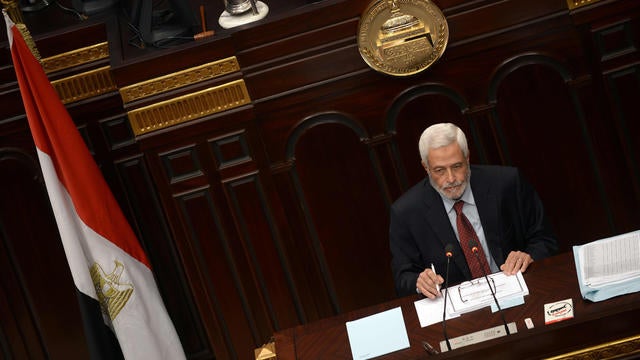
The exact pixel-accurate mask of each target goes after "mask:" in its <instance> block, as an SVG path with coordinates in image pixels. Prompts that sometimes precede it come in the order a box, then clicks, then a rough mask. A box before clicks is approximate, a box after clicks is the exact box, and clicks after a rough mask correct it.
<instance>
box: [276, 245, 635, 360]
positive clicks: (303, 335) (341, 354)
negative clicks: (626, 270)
mask: <svg viewBox="0 0 640 360" xmlns="http://www.w3.org/2000/svg"><path fill="white" fill-rule="evenodd" d="M523 276H524V279H525V281H526V283H527V286H528V287H529V295H527V296H525V303H524V304H523V305H518V306H515V307H512V308H508V309H504V310H503V313H504V317H505V319H506V321H507V322H508V323H510V322H515V323H516V325H517V327H518V332H517V333H515V334H511V335H508V336H504V337H501V338H497V339H493V340H489V341H484V342H482V343H479V344H474V345H469V346H465V347H461V348H459V349H455V350H453V351H451V352H445V353H441V354H439V355H429V354H427V353H426V351H425V350H424V348H423V347H422V341H428V342H429V343H431V344H432V345H433V346H434V347H435V348H437V349H439V348H440V346H439V343H440V341H442V340H443V339H444V336H443V332H442V323H437V324H433V325H430V326H427V327H424V328H421V327H420V323H419V321H418V316H417V314H416V310H415V306H414V304H413V303H414V302H415V301H416V300H419V299H421V298H422V297H421V295H417V294H416V295H414V296H413V295H412V296H408V297H404V298H399V299H396V300H393V301H390V302H386V303H384V304H379V305H376V306H371V307H368V308H365V309H361V310H356V311H352V312H349V313H346V314H341V315H338V316H335V317H332V318H328V319H324V320H320V321H317V322H313V323H310V324H307V325H301V326H297V327H294V328H290V329H286V330H282V331H279V332H277V333H276V334H275V341H276V344H275V345H276V353H277V357H278V359H280V360H288V359H351V348H350V346H349V340H348V337H347V330H346V326H345V323H346V322H347V321H352V320H357V319H360V318H362V317H365V316H368V315H372V314H376V313H378V312H381V311H384V310H388V309H391V308H395V307H397V306H400V307H401V308H402V312H403V316H404V321H405V326H406V328H407V333H408V335H409V343H410V345H411V346H410V348H408V349H404V350H400V351H396V352H393V353H390V354H387V355H385V356H382V357H380V358H382V359H421V358H424V359H426V358H434V359H453V358H482V359H483V358H489V357H490V358H492V359H499V358H509V359H540V358H545V357H552V356H558V355H563V354H567V353H569V352H573V351H585V352H584V354H585V356H591V358H594V357H593V356H594V355H597V353H598V352H607V353H608V354H609V355H610V353H611V352H613V351H615V352H617V353H626V354H628V353H632V352H638V353H640V350H638V349H640V323H639V322H638V321H637V320H636V319H638V316H640V293H633V294H628V295H623V296H618V297H615V298H612V299H609V300H606V301H601V302H596V303H594V302H591V301H587V300H583V299H582V297H581V295H580V290H579V288H578V280H577V277H576V268H575V262H574V260H573V253H572V252H567V253H563V254H560V255H557V256H554V257H551V258H547V259H544V260H540V261H536V262H534V263H533V264H532V265H531V266H530V267H529V269H527V272H526V273H524V274H523ZM569 298H571V299H572V300H573V306H574V318H573V319H568V320H564V321H561V322H557V323H554V324H549V325H545V323H544V304H547V303H552V302H556V301H559V300H564V299H569ZM528 317H529V318H531V319H532V320H533V324H534V326H535V327H534V328H533V329H527V327H526V325H525V323H524V319H525V318H528ZM498 325H502V318H501V316H500V315H499V314H498V313H492V312H491V309H490V308H489V307H487V308H483V309H480V310H476V311H473V312H470V313H466V314H463V315H461V316H460V317H458V318H454V319H451V320H447V335H448V336H449V338H450V339H451V338H455V337H458V336H461V335H465V334H470V333H473V332H476V331H479V330H484V329H487V328H490V327H493V326H498ZM619 340H624V341H619ZM585 349H588V350H589V351H588V352H587V351H586V350H585ZM589 354H590V355H589ZM596 357H597V358H601V357H600V356H596ZM578 358H580V357H578ZM585 358H586V357H585Z"/></svg>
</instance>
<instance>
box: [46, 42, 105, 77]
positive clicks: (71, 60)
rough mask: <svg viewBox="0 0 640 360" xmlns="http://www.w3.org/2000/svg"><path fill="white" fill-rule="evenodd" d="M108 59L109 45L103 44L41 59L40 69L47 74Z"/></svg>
mask: <svg viewBox="0 0 640 360" xmlns="http://www.w3.org/2000/svg"><path fill="white" fill-rule="evenodd" d="M108 57H109V44H108V43H107V42H103V43H99V44H95V45H91V46H87V47H83V48H79V49H76V50H72V51H67V52H65V53H62V54H58V55H54V56H50V57H48V58H45V59H42V67H43V68H44V71H45V72H46V73H47V74H49V73H52V72H55V71H59V70H64V69H68V68H71V67H74V66H78V65H82V64H87V63H90V62H93V61H97V60H101V59H105V58H108Z"/></svg>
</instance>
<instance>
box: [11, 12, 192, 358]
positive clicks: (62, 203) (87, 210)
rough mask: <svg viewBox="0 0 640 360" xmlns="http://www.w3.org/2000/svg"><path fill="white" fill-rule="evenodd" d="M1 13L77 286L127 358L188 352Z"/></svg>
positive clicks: (122, 222) (35, 65) (119, 216)
mask: <svg viewBox="0 0 640 360" xmlns="http://www.w3.org/2000/svg"><path fill="white" fill-rule="evenodd" d="M3 15H4V18H5V21H6V23H7V33H8V34H9V42H10V46H11V56H12V59H13V63H14V69H15V71H16V79H17V81H18V84H19V87H20V93H21V95H22V101H23V103H24V107H25V113H26V115H27V120H28V122H29V127H30V129H31V133H32V136H33V139H34V143H35V144H36V150H37V153H38V159H39V161H40V166H41V169H42V174H43V177H44V179H45V185H46V188H47V192H48V194H49V198H50V201H51V206H52V209H53V213H54V216H55V218H56V222H57V224H58V229H59V233H60V237H61V239H62V243H63V248H64V251H65V254H66V256H67V262H68V264H69V267H70V269H71V274H72V277H73V281H74V283H75V285H76V288H77V289H78V291H80V292H82V293H83V294H85V295H86V296H88V297H90V298H93V299H95V300H96V301H97V302H99V303H100V305H101V308H102V318H103V320H104V324H100V327H103V326H104V325H107V326H109V327H110V328H111V329H112V332H113V333H114V334H115V336H116V338H117V340H118V343H119V346H120V349H121V350H122V354H123V355H124V357H125V358H126V359H154V360H155V359H167V360H174V359H185V358H186V357H185V354H184V350H183V349H182V346H181V344H180V340H179V338H178V335H177V333H176V331H175V328H174V326H173V323H172V322H171V319H170V318H169V315H168V314H167V311H166V309H165V306H164V303H163V302H162V298H161V296H160V293H159V291H158V288H157V286H156V283H155V279H154V277H153V273H152V272H151V269H150V268H149V262H148V258H147V256H146V254H145V253H144V250H143V249H142V247H141V246H140V243H139V242H138V239H137V238H136V236H135V234H134V232H133V230H132V229H131V226H130V225H129V223H128V222H127V220H126V218H125V217H124V214H123V213H122V211H121V209H120V207H119V205H118V203H117V202H116V200H115V198H114V197H113V194H112V193H111V191H110V189H109V186H108V185H107V183H106V182H105V180H104V178H103V177H102V174H101V172H100V170H99V169H98V167H97V166H96V164H95V161H94V160H93V157H92V156H91V154H90V153H89V151H88V149H87V147H86V144H85V143H84V141H83V139H82V138H81V136H80V133H79V132H78V130H77V128H76V126H75V124H74V123H73V120H72V119H71V117H70V116H69V114H68V112H67V111H66V108H65V107H64V105H63V104H62V102H61V101H60V99H59V97H58V95H57V93H56V92H55V90H54V89H53V86H51V83H50V82H49V79H48V78H47V76H46V74H45V73H44V70H43V69H42V66H41V65H40V63H39V62H38V61H37V60H36V59H35V57H34V56H33V54H32V53H31V51H30V50H29V48H28V47H27V44H26V43H25V41H24V39H23V38H22V35H21V33H20V32H19V31H18V30H17V28H16V26H15V25H14V24H13V22H12V21H11V20H10V19H9V17H8V16H7V14H6V12H5V11H4V10H3ZM84 298H86V297H84ZM93 318H94V317H91V316H90V317H89V318H87V319H93ZM91 328H95V327H93V326H88V327H87V331H89V329H91ZM88 335H89V336H88V338H89V337H92V338H95V337H94V336H92V335H90V334H88ZM89 342H90V343H91V341H89ZM90 348H92V345H90ZM94 350H96V353H95V354H96V355H100V354H102V352H97V351H99V350H97V349H94Z"/></svg>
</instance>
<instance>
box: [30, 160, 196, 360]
mask: <svg viewBox="0 0 640 360" xmlns="http://www.w3.org/2000/svg"><path fill="white" fill-rule="evenodd" d="M38 158H39V159H40V165H41V167H42V172H43V174H44V178H45V183H46V187H47V192H48V193H49V197H50V200H51V204H52V207H53V209H54V213H55V217H56V221H57V222H58V228H59V230H60V237H61V238H62V243H63V247H64V250H65V253H66V255H67V260H68V262H69V267H70V268H71V273H72V276H73V279H74V282H75V284H76V287H78V289H79V290H80V291H81V292H83V293H84V294H86V295H87V296H90V297H92V298H94V299H96V300H98V297H97V295H96V290H95V287H94V285H93V282H92V280H91V276H90V273H89V268H90V267H91V266H92V265H93V263H98V264H100V265H102V266H104V267H109V269H110V267H111V266H113V264H114V261H115V260H118V261H120V262H121V263H123V264H124V267H125V269H126V270H125V271H124V272H123V273H122V276H121V278H120V282H122V283H130V284H133V287H134V291H133V295H132V296H131V298H129V301H128V302H127V303H126V305H125V306H124V308H123V309H122V311H121V312H120V313H119V314H118V316H117V317H116V318H115V319H113V321H112V325H113V330H114V332H115V334H116V337H117V338H118V342H119V343H120V347H121V348H122V352H123V354H125V356H126V358H128V359H183V358H184V357H185V356H184V353H183V352H182V348H181V344H180V342H179V341H178V340H177V339H178V336H177V334H176V333H175V329H174V328H173V326H171V320H170V319H169V318H168V315H167V313H166V309H165V308H164V304H163V303H162V302H161V300H160V299H161V298H160V294H159V293H158V292H157V289H156V287H155V286H153V285H155V280H154V278H153V274H152V273H151V271H150V270H149V268H147V267H146V265H144V264H142V263H141V262H139V261H138V260H137V259H135V258H133V257H131V256H130V255H129V254H128V253H127V252H125V251H123V250H122V249H120V248H119V247H117V246H115V245H114V244H113V243H111V242H110V241H109V240H107V239H105V238H103V237H102V236H100V235H99V234H97V233H96V232H94V231H93V230H92V229H91V228H89V227H88V226H86V224H84V223H83V222H82V220H81V219H80V218H79V217H78V216H77V213H76V212H75V208H74V207H73V203H72V201H71V199H70V197H69V194H68V193H67V192H66V190H65V188H64V186H62V184H61V183H60V181H59V180H58V178H57V175H56V172H55V169H54V167H53V164H52V163H51V160H50V158H49V156H48V155H47V154H46V153H43V152H42V151H39V150H38ZM141 298H144V302H142V301H141ZM108 323H109V321H107V324H108ZM168 325H169V326H168ZM143 330H144V331H143Z"/></svg>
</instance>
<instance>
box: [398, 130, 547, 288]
mask: <svg viewBox="0 0 640 360" xmlns="http://www.w3.org/2000/svg"><path fill="white" fill-rule="evenodd" d="M418 145H419V150H420V156H421V158H422V166H423V168H424V169H425V171H426V172H427V177H426V178H425V179H424V180H422V181H420V182H419V183H418V184H416V185H414V186H413V187H412V188H411V189H409V190H408V191H407V192H406V193H405V194H403V195H402V196H401V197H400V198H399V199H398V200H397V201H396V202H395V203H394V204H393V205H392V207H391V214H390V216H391V219H390V227H389V238H390V247H391V254H392V262H391V266H392V270H393V276H394V281H395V284H396V290H397V293H398V295H400V296H404V295H408V294H415V293H416V292H418V293H422V294H423V295H424V296H426V297H429V298H435V297H436V296H439V294H440V292H439V285H440V284H442V283H443V282H444V279H443V276H444V275H445V269H446V264H447V255H446V254H445V253H446V252H447V251H445V248H447V249H448V250H450V251H449V252H450V253H451V254H452V257H451V263H450V265H449V284H450V285H452V284H456V283H460V282H462V281H465V280H471V279H474V278H477V277H481V276H483V274H484V273H487V274H488V273H493V272H497V271H500V270H502V271H503V272H504V273H505V274H508V275H512V274H515V273H517V272H518V271H521V272H524V271H525V270H526V269H527V267H528V266H529V265H531V263H533V262H534V260H539V259H542V258H545V257H548V256H550V255H553V254H555V253H556V252H557V250H558V245H557V242H556V239H555V236H554V234H553V232H552V230H551V228H550V225H549V223H548V221H547V219H546V217H545V214H544V209H543V206H542V202H541V200H540V198H539V197H538V195H537V193H536V192H535V190H534V189H533V187H532V186H531V185H530V184H529V183H527V182H526V181H525V179H524V178H523V177H522V176H521V174H520V173H519V171H518V170H517V169H516V168H513V167H506V166H480V165H470V164H469V149H468V146H467V140H466V137H465V135H464V133H463V132H462V130H460V129H459V128H458V127H457V126H455V125H453V124H449V123H443V124H436V125H432V126H430V127H428V128H427V129H426V130H425V131H424V132H423V134H422V136H421V137H420V141H419V143H418ZM432 269H434V270H435V272H434V270H432Z"/></svg>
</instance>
